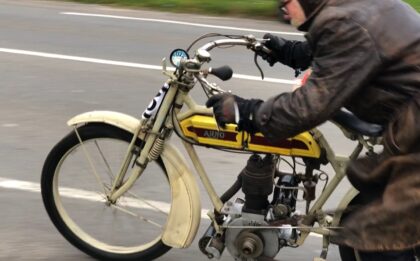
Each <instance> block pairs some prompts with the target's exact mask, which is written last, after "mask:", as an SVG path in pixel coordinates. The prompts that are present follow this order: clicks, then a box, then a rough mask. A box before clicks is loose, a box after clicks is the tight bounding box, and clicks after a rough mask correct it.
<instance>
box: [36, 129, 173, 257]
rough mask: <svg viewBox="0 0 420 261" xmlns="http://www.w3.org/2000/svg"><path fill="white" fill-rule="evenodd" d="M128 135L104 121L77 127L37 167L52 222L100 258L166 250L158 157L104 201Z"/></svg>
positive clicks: (164, 183) (164, 185) (166, 192)
mask: <svg viewBox="0 0 420 261" xmlns="http://www.w3.org/2000/svg"><path fill="white" fill-rule="evenodd" d="M132 137H133V134H131V133H129V132H127V131H125V130H122V129H119V128H117V127H114V126H110V125H106V124H87V125H84V126H81V127H78V128H77V129H76V130H75V131H73V132H71V133H70V134H69V135H67V136H66V137H64V138H63V139H62V140H61V141H60V142H59V143H58V144H57V145H56V146H55V147H54V148H53V149H52V151H51V152H50V154H49V155H48V157H47V159H46V161H45V163H44V167H43V170H42V177H41V192H42V198H43V202H44V206H45V209H46V210H47V213H48V215H49V217H50V219H51V221H52V222H53V223H54V225H55V226H56V228H57V229H58V230H59V232H60V233H61V234H62V235H63V236H64V237H65V238H66V239H67V240H68V241H69V242H70V243H71V244H73V245H74V246H75V247H77V248H79V249H80V250H81V251H83V252H85V253H87V254H89V255H91V256H93V257H95V258H98V259H101V260H152V259H155V258H157V257H159V256H161V255H163V254H164V253H166V252H167V251H168V250H169V249H170V247H168V246H166V245H165V244H164V243H163V242H162V240H161V235H162V233H163V230H164V227H165V224H166V221H167V218H168V213H169V210H170V202H171V195H170V193H171V190H170V186H169V182H168V179H167V174H166V169H165V166H164V165H163V162H162V160H161V159H160V158H159V159H158V160H156V161H153V162H150V163H149V164H148V166H147V168H146V169H145V170H144V172H143V173H142V175H141V176H140V178H139V179H138V180H137V181H136V182H135V184H134V185H133V187H132V188H131V189H130V190H129V191H128V192H127V193H125V194H124V195H123V196H121V197H120V198H119V199H118V200H117V202H115V204H110V203H109V202H108V201H107V192H109V190H110V188H111V186H112V182H113V179H114V177H115V175H116V173H117V172H118V171H119V168H120V166H121V163H122V160H123V158H124V156H125V154H126V152H127V148H128V144H129V143H130V141H131V139H132ZM140 145H141V141H140V140H137V142H136V146H140ZM132 161H133V159H132ZM131 164H132V162H130V166H131ZM127 172H128V173H127V175H129V174H130V168H129V170H128V171H127ZM127 175H126V178H127Z"/></svg>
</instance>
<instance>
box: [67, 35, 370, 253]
mask: <svg viewBox="0 0 420 261" xmlns="http://www.w3.org/2000/svg"><path fill="white" fill-rule="evenodd" d="M234 44H235V45H249V42H247V41H244V40H224V39H223V40H219V41H215V42H212V43H209V44H207V45H205V46H204V48H203V47H202V49H205V50H211V49H212V48H214V47H216V46H220V45H234ZM163 68H164V73H165V74H166V75H169V76H170V79H169V80H168V81H167V84H168V85H169V90H168V91H167V93H166V94H165V97H164V99H163V101H162V104H161V105H160V107H159V110H158V111H157V113H156V115H155V116H154V117H153V118H152V119H140V120H138V119H135V118H133V117H131V116H128V115H125V114H120V113H115V112H98V111H96V112H87V113H84V114H81V115H78V116H76V117H74V118H72V119H71V120H69V122H68V125H70V126H73V127H74V129H75V131H76V132H77V126H78V125H80V124H86V123H91V122H102V123H105V124H110V125H113V126H117V127H119V128H122V129H125V130H128V131H130V132H132V133H133V139H132V141H131V143H130V144H129V146H128V148H127V153H126V157H125V159H124V162H123V163H122V165H121V168H120V171H119V173H118V174H117V176H116V178H115V180H114V182H113V185H112V189H111V192H110V194H109V195H107V196H108V200H109V201H110V202H115V201H116V200H117V199H118V198H119V197H120V196H121V195H123V194H124V193H125V192H127V190H128V189H130V188H131V187H132V186H133V184H134V183H135V182H136V181H137V179H138V178H139V177H140V176H141V174H142V171H143V170H144V169H145V168H146V166H147V163H148V161H149V160H150V159H149V155H150V152H151V151H152V150H153V149H154V145H155V144H156V141H157V139H159V138H160V139H163V140H164V142H165V143H167V141H168V137H169V136H170V134H171V133H172V132H173V131H174V130H175V131H176V132H177V134H178V135H180V136H181V137H180V138H181V139H182V142H183V145H184V147H185V149H186V151H187V153H188V156H189V158H190V160H191V162H192V163H193V166H194V167H195V170H196V172H197V174H198V176H199V178H200V180H201V182H202V184H203V186H204V188H205V190H206V193H207V195H208V196H209V198H210V200H211V202H212V204H213V206H214V209H215V210H216V211H218V212H220V211H221V210H222V207H223V203H222V201H221V200H220V198H219V196H218V195H217V193H216V191H215V189H214V186H213V184H212V182H211V180H210V179H209V176H208V175H207V173H206V171H205V169H204V166H203V164H202V162H201V160H200V157H199V156H198V155H197V152H196V150H195V148H194V146H193V145H194V143H196V142H193V141H192V140H190V139H189V138H188V137H185V136H184V135H183V132H182V131H181V129H180V127H179V126H178V124H177V123H178V122H180V121H182V120H183V119H186V118H188V117H189V116H191V115H195V114H201V115H209V116H211V115H213V112H212V110H211V109H208V108H206V107H204V106H202V105H199V104H197V103H196V102H195V101H194V99H193V98H192V97H191V96H190V94H189V91H190V90H191V89H192V87H193V86H194V85H195V82H194V83H193V84H191V86H190V87H188V86H187V85H184V84H180V82H178V80H177V78H176V77H175V75H174V74H169V73H167V72H166V65H164V66H163ZM189 73H190V76H191V78H193V77H195V78H196V79H198V80H199V81H200V83H201V84H204V85H208V86H207V87H208V88H214V86H210V85H209V83H208V82H207V81H206V79H205V77H204V76H203V75H202V74H197V73H198V72H189ZM183 105H186V107H187V109H186V110H184V111H182V112H181V107H183ZM172 110H173V111H172ZM171 113H173V115H175V119H176V121H174V122H173V121H172V116H173V115H172V114H171ZM339 127H340V129H341V130H342V131H343V133H344V135H345V136H346V137H353V139H357V140H358V144H357V146H356V147H355V148H354V150H353V152H352V154H351V155H350V156H349V157H345V156H340V155H337V154H336V153H335V152H334V150H333V149H332V147H331V146H330V145H329V143H328V141H327V140H326V139H325V137H324V136H323V134H322V132H321V131H320V130H318V129H317V128H315V129H313V130H311V132H312V133H313V137H314V138H315V140H316V141H317V142H318V144H319V146H320V147H321V148H323V149H324V150H325V153H326V154H325V155H326V157H327V159H328V162H329V163H330V164H331V166H332V168H333V170H334V172H335V175H334V176H333V178H332V179H331V180H330V181H329V183H328V184H327V186H326V187H325V189H324V190H323V192H322V193H321V194H320V195H319V196H318V197H317V199H316V200H315V202H314V204H313V205H312V207H311V208H310V210H309V213H308V214H309V215H315V216H318V217H319V218H318V221H320V220H322V221H323V222H319V224H320V226H319V227H312V226H307V227H300V228H298V230H300V231H301V237H300V238H299V240H298V242H297V245H302V244H303V243H304V241H305V239H306V238H307V236H308V235H309V233H316V234H320V235H323V236H324V242H323V247H324V251H325V248H327V247H328V244H329V242H328V239H327V238H328V235H330V230H329V229H328V226H329V225H331V224H338V222H339V219H340V217H341V214H340V213H339V214H338V215H336V216H334V219H333V220H329V221H326V219H325V217H326V214H324V213H323V212H322V207H323V206H324V204H325V202H326V201H327V200H328V199H329V197H330V196H331V194H332V193H333V191H334V190H335V189H336V188H337V186H338V185H339V184H340V182H341V181H342V180H343V178H344V177H345V168H346V166H347V163H348V161H349V159H353V158H356V157H357V156H358V155H359V154H360V152H361V151H362V150H363V148H366V146H367V144H366V142H363V140H364V139H363V137H361V136H355V135H354V134H352V133H351V132H349V131H347V130H346V129H344V128H342V127H341V126H339ZM355 137H356V138H355ZM138 138H139V139H141V140H143V142H144V146H143V148H142V150H141V152H140V154H139V155H138V157H137V158H136V160H135V164H134V166H133V167H132V169H131V174H130V175H129V176H128V178H127V179H126V181H125V182H123V180H124V177H125V175H126V174H127V171H128V168H129V167H130V161H131V159H132V157H133V156H134V155H135V154H134V146H135V141H136V140H137V139H138ZM165 149H166V147H165ZM172 153H174V152H172ZM163 154H164V153H162V155H163ZM177 159H179V158H177ZM193 183H194V181H191V180H190V181H188V182H187V183H185V184H186V186H191V187H196V185H195V184H193ZM172 189H173V188H172ZM194 190H196V188H194V189H193V191H194ZM195 193H197V194H201V193H200V192H198V191H196V192H194V194H195ZM355 195H357V191H356V190H355V189H354V188H351V189H350V190H349V191H348V193H347V194H346V195H345V196H344V197H343V198H342V200H341V202H340V203H339V205H338V206H337V209H345V208H346V206H347V204H348V203H349V202H350V201H351V199H352V198H354V197H355ZM185 200H188V199H185ZM190 200H191V199H190ZM192 205H194V206H195V207H196V208H197V207H200V206H199V205H197V204H192ZM174 211H176V210H174ZM180 211H181V210H179V211H178V212H180ZM171 212H172V210H171ZM196 212H197V211H196ZM200 212H201V207H200ZM170 215H178V216H179V215H181V216H182V215H183V213H176V214H173V213H170ZM209 216H210V217H211V213H209ZM196 223H197V222H192V224H190V225H189V226H191V228H190V231H188V236H186V237H188V239H186V240H184V241H182V242H179V240H178V241H177V240H174V241H173V242H171V241H170V240H169V239H167V240H166V241H165V240H164V242H165V243H166V244H168V245H169V246H172V247H178V248H185V247H188V246H189V245H190V244H191V242H192V240H193V239H194V237H195V234H196V232H197V228H198V225H199V224H196ZM198 223H199V221H198ZM165 229H166V230H167V231H165V232H164V234H166V235H168V234H170V233H172V232H174V228H170V227H169V226H166V228H165ZM163 239H165V236H163Z"/></svg>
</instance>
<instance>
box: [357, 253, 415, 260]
mask: <svg viewBox="0 0 420 261" xmlns="http://www.w3.org/2000/svg"><path fill="white" fill-rule="evenodd" d="M414 254H415V253H414V251H413V250H408V251H398V252H396V251H394V252H359V255H360V258H361V259H362V261H415V260H416V259H415V257H414Z"/></svg>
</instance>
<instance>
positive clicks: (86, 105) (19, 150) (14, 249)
mask: <svg viewBox="0 0 420 261" xmlns="http://www.w3.org/2000/svg"><path fill="white" fill-rule="evenodd" d="M82 14H84V15H82ZM86 14H89V15H86ZM92 14H100V15H102V16H97V15H96V16H94V15H92ZM103 15H105V16H103ZM174 21H176V22H174ZM251 29H253V30H251ZM267 31H274V32H277V34H278V35H281V36H283V37H285V38H288V39H303V36H302V35H299V34H296V31H295V30H294V29H293V28H291V27H289V26H287V25H282V24H279V23H277V22H269V21H255V20H247V19H233V18H226V17H207V16H196V15H186V14H170V13H160V12H152V11H138V10H137V11H132V10H125V9H112V8H108V7H101V6H95V5H79V4H73V3H61V2H55V1H27V0H20V1H12V0H1V1H0V79H1V81H0V137H1V138H0V195H1V196H0V209H1V211H0V220H1V222H0V260H92V259H91V258H90V257H88V256H86V255H85V254H84V253H82V252H80V251H79V250H77V249H75V248H74V247H73V246H71V245H70V244H69V243H68V242H67V241H65V239H64V238H63V237H62V236H61V235H60V234H59V233H58V232H57V231H56V229H55V228H54V226H53V225H52V223H51V222H50V220H49V218H48V216H47V214H46V212H45V210H44V208H43V205H42V201H41V196H40V193H39V180H40V174H41V169H42V165H43V162H44V160H45V158H46V156H47V154H48V152H49V150H50V149H51V148H52V147H53V146H54V144H55V143H57V142H58V141H59V140H60V139H61V138H62V137H63V136H64V135H65V134H67V133H68V132H69V127H67V125H66V121H67V120H68V119H69V118H71V117H72V116H74V115H77V114H79V113H82V112H85V111H90V110H114V111H119V112H123V113H126V114H129V115H133V116H139V115H140V113H141V112H142V111H143V110H144V107H145V105H147V104H148V102H149V100H150V99H151V97H153V96H154V94H155V93H156V92H157V89H158V88H159V87H160V86H161V84H162V83H163V82H164V81H165V77H164V76H163V75H162V73H161V72H160V71H159V70H157V69H156V68H155V67H153V66H159V65H160V62H161V60H162V58H163V57H165V56H168V55H169V53H170V52H171V50H173V49H175V48H186V47H187V46H188V45H189V44H190V43H191V42H192V41H193V40H194V39H195V38H197V37H199V36H201V35H203V34H206V33H210V32H218V33H223V34H249V33H252V34H254V35H256V36H257V37H262V36H263V35H264V33H265V32H267ZM290 33H291V34H290ZM212 54H213V56H212V58H213V62H212V64H213V66H218V65H224V64H229V65H231V66H232V68H233V69H234V72H235V73H236V74H240V75H246V76H252V77H251V80H246V79H243V77H242V78H241V77H240V76H239V78H238V77H237V78H234V79H232V80H230V81H228V82H225V83H220V81H217V80H215V81H216V82H218V83H219V84H220V85H221V86H222V87H223V88H224V89H228V90H232V91H233V92H234V93H237V94H240V95H241V96H244V97H258V98H263V99H265V98H268V97H270V96H272V95H274V94H276V93H280V92H284V91H288V90H290V89H291V87H292V84H282V83H279V82H278V81H279V79H281V80H280V82H284V81H283V80H285V81H286V82H287V81H293V80H294V75H293V72H292V70H291V69H288V68H286V67H284V66H280V65H278V66H276V67H273V68H270V67H269V66H267V65H266V64H265V63H263V62H261V66H262V68H263V70H264V72H265V73H266V77H270V78H272V79H271V80H270V81H265V82H263V81H261V80H256V76H259V73H258V70H257V68H256V67H255V65H254V64H253V55H252V53H251V52H249V51H248V50H245V49H240V48H236V49H221V50H216V51H215V52H213V53H212ZM276 81H277V82H276ZM193 95H194V97H195V98H196V99H197V100H198V101H200V102H204V101H205V99H204V96H203V94H202V93H201V92H200V89H199V88H197V90H194V91H193ZM321 129H322V130H323V131H324V134H325V135H326V136H327V137H328V139H329V140H330V141H331V142H332V145H333V147H334V148H335V149H336V150H337V152H338V153H341V154H348V153H349V152H350V150H351V148H352V146H353V144H352V143H351V142H348V141H346V140H345V139H344V137H343V136H342V135H341V134H340V132H339V131H338V129H337V128H335V127H334V126H332V125H331V124H326V125H324V126H322V128H321ZM174 143H175V144H178V145H179V141H176V140H174ZM199 153H200V156H202V158H203V159H204V164H205V167H206V170H207V171H208V173H210V177H211V179H212V181H213V182H214V184H215V187H216V190H217V192H218V193H222V192H223V191H224V190H225V189H226V188H227V187H228V186H230V184H231V183H232V182H233V181H234V180H235V179H236V175H237V174H238V173H239V171H240V170H241V169H242V168H243V166H244V164H245V160H246V158H245V157H244V156H241V155H239V156H238V155H233V156H232V155H230V154H226V153H221V152H218V151H214V150H207V149H202V148H200V149H199ZM19 181H20V183H19ZM22 181H24V182H27V183H22ZM344 183H345V184H343V185H342V186H340V187H339V189H337V191H336V192H335V193H334V194H333V196H332V197H331V200H330V201H329V202H328V204H327V208H333V207H334V206H335V204H337V202H338V200H339V198H340V195H343V194H344V193H345V191H346V190H347V189H348V186H349V185H348V184H347V183H346V182H344ZM200 188H202V186H200ZM202 201H203V207H204V208H207V209H208V208H210V203H209V199H208V197H207V196H206V195H205V194H204V193H203V194H202ZM208 222H209V221H208V220H207V219H203V220H202V224H201V226H200V231H199V234H198V235H201V233H202V232H203V230H204V229H205V228H206V227H207V226H208ZM133 236H137V235H133ZM320 250H321V239H320V238H318V237H313V236H311V237H309V239H308V240H307V242H306V243H305V245H303V246H302V247H300V248H298V249H284V250H282V251H281V252H280V254H279V255H278V256H277V258H278V259H279V260H283V261H286V260H312V258H313V257H315V256H318V255H319V253H320ZM206 259H207V258H206V257H204V256H203V255H201V253H200V252H199V250H198V247H197V242H196V241H195V242H194V243H193V244H192V246H191V247H190V248H188V249H183V250H172V251H170V252H169V253H167V254H166V255H164V256H163V257H161V258H159V260H162V261H164V260H165V261H170V260H206ZM222 260H232V258H231V257H230V256H229V254H228V253H227V251H226V252H225V253H224V256H223V257H222ZM328 260H339V256H338V250H337V247H335V246H333V247H331V249H330V253H329V257H328Z"/></svg>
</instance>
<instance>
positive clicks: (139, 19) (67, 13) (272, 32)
mask: <svg viewBox="0 0 420 261" xmlns="http://www.w3.org/2000/svg"><path fill="white" fill-rule="evenodd" d="M60 14H63V15H77V16H90V17H101V18H112V19H123V20H137V21H144V22H154V23H167V24H180V25H188V26H195V27H204V28H215V29H223V30H235V31H246V32H254V33H271V34H282V35H295V36H303V33H296V32H280V31H270V30H259V29H253V28H241V27H232V26H221V25H210V24H199V23H189V22H182V21H174V20H165V19H152V18H140V17H131V16H119V15H105V14H92V13H77V12H61V13H60Z"/></svg>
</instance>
